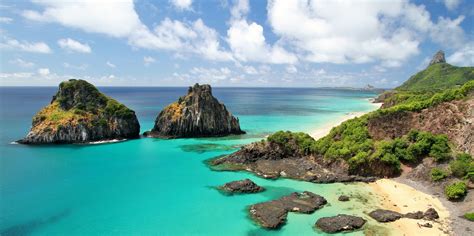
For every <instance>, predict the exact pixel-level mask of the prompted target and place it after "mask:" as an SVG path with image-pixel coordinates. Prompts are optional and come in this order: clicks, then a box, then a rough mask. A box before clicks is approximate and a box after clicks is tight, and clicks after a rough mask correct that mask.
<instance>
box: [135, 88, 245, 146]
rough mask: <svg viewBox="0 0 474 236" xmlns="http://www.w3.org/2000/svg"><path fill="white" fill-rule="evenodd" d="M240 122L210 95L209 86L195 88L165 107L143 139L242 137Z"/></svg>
mask: <svg viewBox="0 0 474 236" xmlns="http://www.w3.org/2000/svg"><path fill="white" fill-rule="evenodd" d="M244 133H245V132H244V131H242V130H241V129H240V124H239V120H238V119H237V118H236V117H234V116H233V115H232V114H231V113H230V112H229V111H228V110H227V108H226V107H225V106H224V104H222V103H220V102H219V101H218V100H217V99H216V98H215V97H214V96H213V95H212V89H211V86H210V85H199V84H195V85H194V86H192V87H189V89H188V94H187V95H186V96H183V97H180V98H179V99H178V101H176V102H174V103H171V104H170V105H168V106H167V107H165V108H164V109H163V110H162V111H161V112H160V114H159V115H158V117H157V118H156V121H155V126H154V127H153V129H152V130H151V131H148V132H145V134H144V135H146V136H150V137H163V138H188V137H212V136H225V135H229V134H244Z"/></svg>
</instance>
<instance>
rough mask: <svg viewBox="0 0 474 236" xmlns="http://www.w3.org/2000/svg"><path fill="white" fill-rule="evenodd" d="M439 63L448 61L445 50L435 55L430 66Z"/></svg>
mask: <svg viewBox="0 0 474 236" xmlns="http://www.w3.org/2000/svg"><path fill="white" fill-rule="evenodd" d="M437 63H446V59H445V58H444V52H443V51H442V50H439V51H438V52H437V53H436V54H435V55H434V56H433V59H431V61H430V64H429V65H430V66H431V65H433V64H437Z"/></svg>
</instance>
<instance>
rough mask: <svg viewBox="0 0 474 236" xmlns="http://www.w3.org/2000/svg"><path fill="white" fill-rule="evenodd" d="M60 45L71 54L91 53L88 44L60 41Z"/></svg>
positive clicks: (72, 40)
mask: <svg viewBox="0 0 474 236" xmlns="http://www.w3.org/2000/svg"><path fill="white" fill-rule="evenodd" d="M58 45H59V47H61V48H62V49H65V50H67V51H69V52H79V53H90V52H91V51H92V50H91V47H90V46H89V45H88V44H83V43H80V42H78V41H76V40H74V39H71V38H67V39H60V40H58Z"/></svg>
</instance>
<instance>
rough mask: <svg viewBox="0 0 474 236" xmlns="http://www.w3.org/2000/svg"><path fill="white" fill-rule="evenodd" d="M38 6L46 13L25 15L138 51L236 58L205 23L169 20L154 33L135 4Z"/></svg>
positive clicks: (126, 0) (40, 0)
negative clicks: (107, 38) (121, 40)
mask: <svg viewBox="0 0 474 236" xmlns="http://www.w3.org/2000/svg"><path fill="white" fill-rule="evenodd" d="M34 3H36V4H38V5H41V6H43V7H44V10H43V11H32V10H27V11H23V13H22V15H23V16H24V17H25V18H27V19H30V20H33V21H40V22H56V23H59V24H62V25H64V26H67V27H72V28H77V29H81V30H83V31H86V32H92V33H102V34H106V35H109V36H112V37H117V38H126V39H127V40H128V43H129V44H130V45H131V46H133V47H136V48H144V49H152V50H170V51H174V52H176V53H180V54H183V53H184V54H189V53H191V54H197V55H200V56H203V57H204V58H206V59H209V60H221V61H224V60H232V55H231V54H230V53H228V52H226V51H224V50H223V49H222V48H221V46H220V43H219V36H218V34H217V32H216V31H215V30H214V29H212V28H209V27H207V26H206V25H205V24H204V22H203V21H202V20H201V19H198V20H196V21H194V22H181V21H176V20H174V21H173V20H170V19H169V18H166V19H164V20H162V21H161V22H160V23H159V24H158V26H156V27H155V29H154V30H153V31H151V30H150V29H149V28H148V27H147V26H146V25H145V24H143V23H142V22H141V21H140V19H139V17H138V14H137V12H136V11H135V9H134V2H133V0H122V1H114V0H102V1H94V0H86V1H81V2H78V1H74V2H70V1H67V2H63V1H49V0H35V1H34Z"/></svg>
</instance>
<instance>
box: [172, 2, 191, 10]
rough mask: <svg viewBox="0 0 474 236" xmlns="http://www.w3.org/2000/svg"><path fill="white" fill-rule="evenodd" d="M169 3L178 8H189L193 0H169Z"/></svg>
mask: <svg viewBox="0 0 474 236" xmlns="http://www.w3.org/2000/svg"><path fill="white" fill-rule="evenodd" d="M170 2H171V4H173V6H174V7H176V8H177V9H179V10H191V5H192V4H193V0H170Z"/></svg>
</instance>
